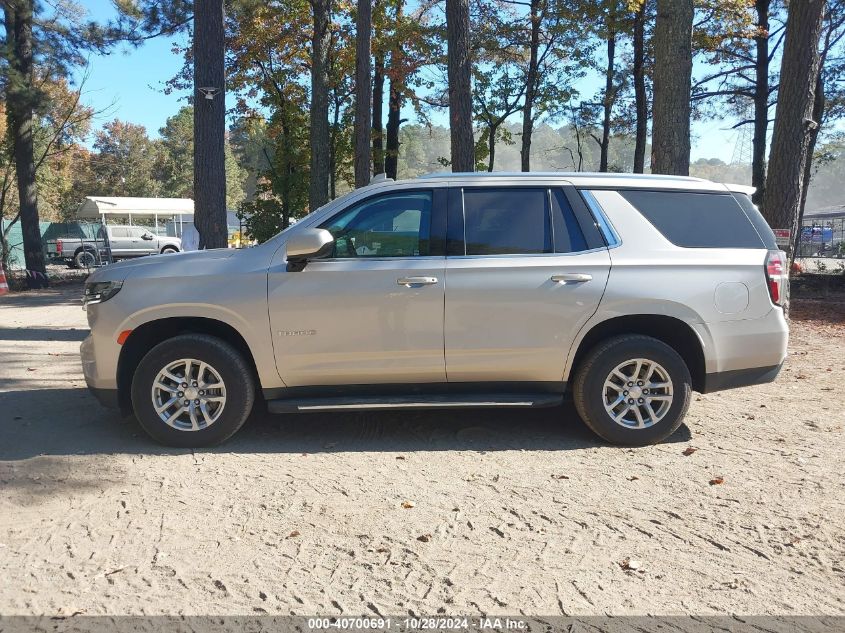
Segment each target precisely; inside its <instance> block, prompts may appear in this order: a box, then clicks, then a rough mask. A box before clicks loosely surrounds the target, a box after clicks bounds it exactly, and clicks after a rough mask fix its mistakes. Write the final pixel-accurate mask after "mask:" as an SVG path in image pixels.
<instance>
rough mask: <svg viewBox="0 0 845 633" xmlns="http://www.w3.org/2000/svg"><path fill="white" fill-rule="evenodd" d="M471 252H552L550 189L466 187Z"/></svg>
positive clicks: (468, 248)
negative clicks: (549, 207) (549, 206)
mask: <svg viewBox="0 0 845 633" xmlns="http://www.w3.org/2000/svg"><path fill="white" fill-rule="evenodd" d="M463 198H464V236H465V238H466V254H467V255H507V254H530V253H551V252H552V231H551V223H550V222H549V211H548V190H546V189H522V188H519V189H516V188H511V189H487V188H485V189H465V190H464V192H463Z"/></svg>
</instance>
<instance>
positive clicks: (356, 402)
mask: <svg viewBox="0 0 845 633" xmlns="http://www.w3.org/2000/svg"><path fill="white" fill-rule="evenodd" d="M562 402H563V395H561V394H559V393H523V394H515V393H499V394H449V395H431V396H421V395H415V396H384V397H379V396H368V397H362V398H353V397H329V398H280V399H277V400H268V401H267V410H268V411H269V412H270V413H307V412H316V411H341V412H342V411H382V410H391V409H394V410H395V409H405V410H415V409H474V408H510V409H531V408H538V407H556V406H558V405H559V404H561V403H562Z"/></svg>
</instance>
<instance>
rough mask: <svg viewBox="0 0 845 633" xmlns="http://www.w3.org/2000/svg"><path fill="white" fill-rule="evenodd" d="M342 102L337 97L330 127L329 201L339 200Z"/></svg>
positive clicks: (333, 106) (334, 101)
mask: <svg viewBox="0 0 845 633" xmlns="http://www.w3.org/2000/svg"><path fill="white" fill-rule="evenodd" d="M339 131H340V101H339V100H338V99H337V97H336V96H335V98H334V100H333V105H332V122H331V125H330V126H329V200H334V199H335V198H337V146H338V142H339V141H340V134H339Z"/></svg>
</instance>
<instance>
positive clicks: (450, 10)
mask: <svg viewBox="0 0 845 633" xmlns="http://www.w3.org/2000/svg"><path fill="white" fill-rule="evenodd" d="M446 37H447V41H448V78H449V133H450V137H451V141H452V146H451V156H452V171H454V172H463V171H474V170H475V141H474V140H473V135H472V86H471V71H472V68H471V62H470V58H469V0H446Z"/></svg>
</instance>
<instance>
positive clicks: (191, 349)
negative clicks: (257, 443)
mask: <svg viewBox="0 0 845 633" xmlns="http://www.w3.org/2000/svg"><path fill="white" fill-rule="evenodd" d="M185 360H189V361H194V362H192V363H191V368H190V370H187V366H186V364H185V363H184V362H183V361H185ZM200 363H204V364H205V365H206V366H207V368H206V369H204V370H203V376H198V375H197V374H198V373H199V371H200V365H199V364H200ZM171 366H173V367H171ZM168 368H170V369H169V374H170V376H172V377H173V379H171V378H168V377H164V378H163V380H162V382H161V383H157V382H156V379H157V378H158V377H159V376H160V375H162V374H160V372H163V371H164V370H166V369H168ZM187 371H190V374H191V376H192V377H193V378H194V380H188V381H185V382H182V383H177V382H176V380H174V379H179V380H183V378H184V376H185V374H186V373H187ZM200 378H202V380H200ZM220 381H222V389H221V388H211V389H207V390H202V389H201V388H202V387H203V384H209V385H216V384H220ZM194 382H196V386H194ZM156 384H160V385H163V386H164V387H167V389H166V390H165V389H162V388H161V387H156V386H155V385H156ZM184 385H188V386H187V387H184ZM180 393H181V394H182V396H181V397H179V395H178V394H180ZM183 397H184V398H187V399H188V401H189V402H190V404H189V406H188V407H187V408H185V407H184V406H183V405H184V402H185V400H183V399H182V398H183ZM221 397H222V400H221ZM172 398H176V401H175V402H174V403H173V404H172V405H170V406H169V407H168V408H167V409H165V410H164V411H163V412H162V415H163V416H165V417H168V418H169V420H165V419H163V417H161V416H160V415H159V413H158V412H157V411H156V404H160V405H164V404H167V403H168V402H170V401H171V399H172ZM194 398H195V399H194ZM200 398H202V400H200ZM254 401H255V381H254V379H253V370H252V367H250V365H249V363H248V362H247V361H246V360H245V359H244V357H243V355H242V354H241V353H240V352H238V350H236V349H235V348H234V347H233V346H231V345H230V344H229V343H227V342H225V341H223V340H221V339H219V338H216V337H214V336H208V335H206V334H183V335H179V336H175V337H173V338H171V339H167V340H166V341H163V342H162V343H159V344H158V345H156V346H155V347H153V348H152V349H151V350H150V351H149V352H148V353H147V355H146V356H144V358H143V359H142V360H141V362H140V363H139V364H138V367H137V369H136V370H135V375H134V376H133V378H132V409H133V410H134V412H135V417H136V418H138V422H140V424H141V426H142V427H143V428H144V430H145V431H146V432H147V433H148V434H149V435H150V437H152V438H153V439H154V440H156V441H157V442H159V443H161V444H165V445H167V446H176V447H180V448H199V447H204V446H214V445H215V444H220V443H221V442H224V441H225V440H227V439H229V438H230V437H231V436H232V435H234V434H235V433H236V432H237V430H238V429H240V428H241V426H243V423H244V422H245V421H246V419H247V417H248V416H249V414H250V411H251V410H252V405H253V403H254ZM197 402H198V403H199V405H196V404H194V403H197ZM218 406H219V409H218ZM178 411H181V413H178V414H177V412H178Z"/></svg>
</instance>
